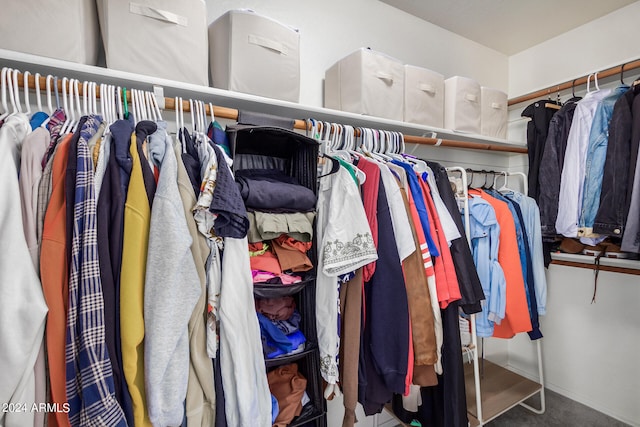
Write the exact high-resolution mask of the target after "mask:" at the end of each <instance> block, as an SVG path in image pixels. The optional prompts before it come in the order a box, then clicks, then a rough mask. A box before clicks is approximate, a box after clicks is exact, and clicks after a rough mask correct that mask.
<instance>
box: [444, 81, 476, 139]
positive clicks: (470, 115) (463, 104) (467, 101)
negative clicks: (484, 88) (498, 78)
mask: <svg viewBox="0 0 640 427" xmlns="http://www.w3.org/2000/svg"><path fill="white" fill-rule="evenodd" d="M444 127H445V128H447V129H451V130H456V131H460V132H470V133H477V134H479V133H480V85H479V84H478V82H476V81H475V80H473V79H470V78H467V77H460V76H455V77H451V78H448V79H446V80H445V81H444Z"/></svg>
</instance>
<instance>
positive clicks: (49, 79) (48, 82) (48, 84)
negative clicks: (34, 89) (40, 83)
mask: <svg viewBox="0 0 640 427" xmlns="http://www.w3.org/2000/svg"><path fill="white" fill-rule="evenodd" d="M52 81H54V77H53V76H52V75H51V74H48V75H47V79H46V80H45V89H46V90H47V108H48V109H49V116H51V115H52V114H53V113H54V112H55V110H54V109H53V105H52V103H51V82H52ZM56 108H60V105H59V104H58V97H56Z"/></svg>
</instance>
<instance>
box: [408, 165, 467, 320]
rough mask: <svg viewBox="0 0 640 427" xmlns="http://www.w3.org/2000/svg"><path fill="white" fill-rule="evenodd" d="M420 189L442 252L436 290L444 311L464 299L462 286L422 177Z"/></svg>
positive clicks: (429, 193)
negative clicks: (453, 303) (461, 291)
mask: <svg viewBox="0 0 640 427" xmlns="http://www.w3.org/2000/svg"><path fill="white" fill-rule="evenodd" d="M418 180H419V181H420V187H421V188H422V195H423V196H424V204H425V206H426V208H427V211H428V212H429V225H430V226H431V237H432V238H433V241H434V242H435V244H436V246H437V247H438V251H439V252H440V257H439V259H437V260H436V262H435V265H434V267H435V271H436V289H437V290H438V302H439V303H440V308H442V309H443V310H444V309H445V308H447V307H448V306H449V304H450V303H452V302H453V301H458V300H460V299H461V298H462V295H461V293H460V284H459V283H458V275H457V274H456V267H455V265H453V257H452V256H451V251H450V250H449V242H447V238H446V236H445V235H444V230H443V229H442V224H441V222H440V217H439V216H438V211H437V210H436V206H435V204H434V202H433V198H432V197H431V189H430V188H429V185H428V184H427V183H426V182H424V181H423V180H422V179H421V178H420V177H418Z"/></svg>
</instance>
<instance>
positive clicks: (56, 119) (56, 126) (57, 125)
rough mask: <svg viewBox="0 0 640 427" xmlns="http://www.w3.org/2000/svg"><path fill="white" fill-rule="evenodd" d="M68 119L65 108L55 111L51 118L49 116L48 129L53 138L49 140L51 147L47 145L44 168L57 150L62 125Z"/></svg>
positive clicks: (43, 162) (43, 160)
mask: <svg viewBox="0 0 640 427" xmlns="http://www.w3.org/2000/svg"><path fill="white" fill-rule="evenodd" d="M65 120H67V115H66V114H65V113H64V110H62V109H61V108H58V109H57V110H56V111H54V112H53V114H52V115H51V118H49V123H47V129H49V134H50V135H51V140H50V141H49V147H47V151H46V152H45V154H44V157H43V158H42V169H44V168H45V166H47V162H48V161H49V159H50V158H51V156H52V155H53V152H54V151H55V148H56V144H57V143H58V137H59V136H60V131H61V130H62V125H63V123H64V122H65Z"/></svg>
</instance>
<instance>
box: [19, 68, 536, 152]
mask: <svg viewBox="0 0 640 427" xmlns="http://www.w3.org/2000/svg"><path fill="white" fill-rule="evenodd" d="M46 79H47V78H46V77H45V76H40V90H41V91H42V90H46ZM28 84H29V89H32V90H35V89H36V78H35V75H31V74H30V75H29V76H28ZM18 85H19V86H20V87H21V88H23V87H24V76H23V74H22V73H19V74H18ZM67 85H68V82H67ZM65 90H67V89H66V88H65ZM58 92H60V93H62V81H61V79H58ZM79 92H80V93H79V95H80V96H82V95H84V89H83V87H82V82H80V85H79ZM96 97H97V98H100V86H99V85H98V86H97V87H96ZM129 99H130V98H129ZM182 107H183V111H185V112H189V111H191V110H190V107H189V100H186V101H185V100H184V99H183V100H182ZM175 108H176V103H175V99H174V98H169V97H165V98H164V110H165V111H175ZM205 112H206V113H207V114H211V111H210V110H209V105H207V104H206V103H205ZM213 115H214V116H215V117H221V118H223V119H229V120H235V121H237V120H238V110H236V109H234V108H227V107H220V106H217V105H214V106H213ZM294 128H295V129H300V130H308V129H309V128H308V125H307V122H306V121H305V120H299V119H298V120H295V122H294ZM404 141H405V142H406V143H409V144H421V145H433V146H443V147H451V148H465V149H471V150H489V151H497V152H503V153H518V154H524V153H527V148H526V147H516V146H509V145H498V144H489V143H486V144H484V143H477V142H468V141H458V140H454V139H439V138H428V137H423V136H412V135H404Z"/></svg>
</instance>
